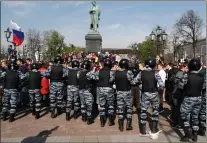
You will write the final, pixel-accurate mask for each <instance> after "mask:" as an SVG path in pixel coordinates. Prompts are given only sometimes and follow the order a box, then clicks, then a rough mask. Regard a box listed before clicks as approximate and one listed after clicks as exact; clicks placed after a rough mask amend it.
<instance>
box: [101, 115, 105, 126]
mask: <svg viewBox="0 0 207 143" xmlns="http://www.w3.org/2000/svg"><path fill="white" fill-rule="evenodd" d="M100 121H101V127H104V125H105V121H106V116H100Z"/></svg>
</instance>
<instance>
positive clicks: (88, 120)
mask: <svg viewBox="0 0 207 143" xmlns="http://www.w3.org/2000/svg"><path fill="white" fill-rule="evenodd" d="M93 123H94V120H93V118H92V117H88V118H87V124H88V125H90V124H93Z"/></svg>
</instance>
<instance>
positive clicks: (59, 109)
mask: <svg viewBox="0 0 207 143" xmlns="http://www.w3.org/2000/svg"><path fill="white" fill-rule="evenodd" d="M61 113H62V109H61V108H57V116H58V115H60V114H61Z"/></svg>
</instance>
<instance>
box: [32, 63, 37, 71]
mask: <svg viewBox="0 0 207 143" xmlns="http://www.w3.org/2000/svg"><path fill="white" fill-rule="evenodd" d="M34 69H36V70H38V69H39V65H38V63H32V64H31V70H34Z"/></svg>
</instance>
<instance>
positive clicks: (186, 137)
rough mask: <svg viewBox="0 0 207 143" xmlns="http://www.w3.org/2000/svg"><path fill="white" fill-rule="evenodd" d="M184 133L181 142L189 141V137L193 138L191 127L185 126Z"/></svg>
mask: <svg viewBox="0 0 207 143" xmlns="http://www.w3.org/2000/svg"><path fill="white" fill-rule="evenodd" d="M183 130H184V133H185V135H184V136H183V137H182V138H181V140H180V141H181V142H189V139H190V138H191V135H192V134H191V129H190V127H184V129H183Z"/></svg>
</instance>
